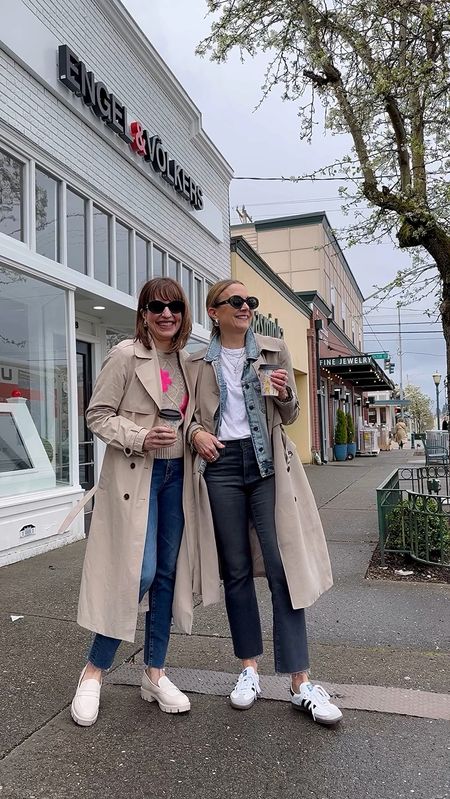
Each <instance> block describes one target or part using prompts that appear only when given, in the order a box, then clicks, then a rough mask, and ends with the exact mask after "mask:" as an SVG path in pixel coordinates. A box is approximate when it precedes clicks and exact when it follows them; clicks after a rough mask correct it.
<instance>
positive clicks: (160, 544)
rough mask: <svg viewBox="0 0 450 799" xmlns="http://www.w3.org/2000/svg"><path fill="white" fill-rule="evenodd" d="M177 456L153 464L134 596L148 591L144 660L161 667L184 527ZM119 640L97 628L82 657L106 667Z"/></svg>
mask: <svg viewBox="0 0 450 799" xmlns="http://www.w3.org/2000/svg"><path fill="white" fill-rule="evenodd" d="M183 471H184V467H183V458H173V459H170V460H163V459H161V460H160V459H158V460H155V461H154V463H153V471H152V482H151V487H150V498H149V506H148V520H147V534H146V538H145V547H144V556H143V560H142V569H141V581H140V588H139V601H141V599H142V598H143V597H144V595H145V594H146V593H147V591H148V592H149V609H148V611H147V613H146V615H145V639H144V663H145V665H146V666H153V667H154V668H163V666H164V661H165V659H166V653H167V647H168V645H169V636H170V625H171V621H172V601H173V592H174V588H175V574H176V566H177V558H178V552H179V549H180V543H181V537H182V535H183V528H184V515H183V502H182V496H183ZM119 644H120V639H118V638H109V637H108V636H106V635H101V634H100V633H97V634H96V635H95V636H94V640H93V642H92V646H91V649H90V652H89V657H88V660H89V661H90V663H92V664H93V665H94V666H97V668H99V669H109V668H110V667H111V666H112V663H113V660H114V655H115V654H116V651H117V648H118V646H119Z"/></svg>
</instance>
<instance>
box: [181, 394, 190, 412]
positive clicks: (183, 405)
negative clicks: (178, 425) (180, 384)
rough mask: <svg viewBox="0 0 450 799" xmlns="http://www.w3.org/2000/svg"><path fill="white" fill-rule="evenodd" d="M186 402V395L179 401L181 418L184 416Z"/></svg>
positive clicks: (187, 397)
mask: <svg viewBox="0 0 450 799" xmlns="http://www.w3.org/2000/svg"><path fill="white" fill-rule="evenodd" d="M188 402H189V396H188V394H185V395H184V397H183V399H182V400H181V405H180V413H181V414H182V415H183V416H184V415H185V414H186V408H187V404H188Z"/></svg>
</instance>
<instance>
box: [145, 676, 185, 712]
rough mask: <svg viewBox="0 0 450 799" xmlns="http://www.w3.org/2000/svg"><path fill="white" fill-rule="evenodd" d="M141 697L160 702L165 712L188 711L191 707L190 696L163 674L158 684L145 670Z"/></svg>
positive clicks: (147, 700)
mask: <svg viewBox="0 0 450 799" xmlns="http://www.w3.org/2000/svg"><path fill="white" fill-rule="evenodd" d="M141 697H142V699H145V701H146V702H158V705H159V707H160V710H163V711H164V713H187V711H188V710H190V709H191V703H190V701H189V699H188V697H187V696H186V695H185V694H183V693H181V691H180V689H179V688H177V686H176V685H174V684H173V682H171V681H170V680H169V678H168V677H166V675H165V674H163V676H162V677H160V678H159V680H158V684H157V685H155V683H153V682H152V681H151V680H150V678H149V676H148V674H147V673H146V672H145V671H144V673H143V675H142V683H141Z"/></svg>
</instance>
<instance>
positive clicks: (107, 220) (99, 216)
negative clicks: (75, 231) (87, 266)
mask: <svg viewBox="0 0 450 799" xmlns="http://www.w3.org/2000/svg"><path fill="white" fill-rule="evenodd" d="M92 218H93V236H94V277H95V279H96V280H100V281H101V282H102V283H105V284H106V285H108V284H109V282H110V274H109V264H110V242H109V236H110V228H111V217H110V216H109V214H105V212H104V211H102V210H101V209H100V208H97V206H96V205H94V208H93V217H92Z"/></svg>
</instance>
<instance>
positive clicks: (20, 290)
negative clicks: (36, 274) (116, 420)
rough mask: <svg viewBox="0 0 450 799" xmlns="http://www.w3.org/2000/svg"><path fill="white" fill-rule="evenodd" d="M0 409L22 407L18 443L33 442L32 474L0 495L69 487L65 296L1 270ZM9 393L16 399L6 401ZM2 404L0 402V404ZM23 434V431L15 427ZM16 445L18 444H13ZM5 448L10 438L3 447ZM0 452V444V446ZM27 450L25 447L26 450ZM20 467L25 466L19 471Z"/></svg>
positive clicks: (1, 488) (0, 485) (4, 487)
mask: <svg viewBox="0 0 450 799" xmlns="http://www.w3.org/2000/svg"><path fill="white" fill-rule="evenodd" d="M0 320H1V322H0V363H1V369H0V406H1V407H2V408H3V409H4V408H5V405H7V407H11V406H14V405H15V404H20V403H23V404H24V407H25V410H24V411H23V413H22V414H21V416H27V418H28V422H27V429H26V435H25V436H24V442H25V445H26V447H27V448H29V447H30V446H31V445H32V443H33V439H36V440H37V442H38V449H39V450H40V452H38V458H37V459H36V458H35V457H34V456H33V458H32V460H33V462H34V465H35V470H34V471H33V473H32V474H30V473H28V474H25V473H24V474H23V475H21V474H20V470H18V471H17V477H15V478H13V482H12V483H11V484H10V485H9V487H8V486H7V483H6V482H5V483H3V482H2V481H0V494H3V495H5V494H11V495H12V494H22V493H29V492H30V491H38V490H42V489H43V488H49V487H52V486H51V485H49V483H48V480H49V474H50V476H51V478H52V485H53V486H54V485H58V484H67V483H69V462H70V461H69V440H70V436H69V402H68V367H67V341H66V296H65V292H64V290H63V289H61V288H59V287H57V286H52V285H50V284H49V283H44V282H42V281H40V280H36V279H35V278H32V277H30V276H28V275H24V274H22V273H20V272H18V271H16V270H13V269H9V268H6V267H2V279H1V281H0ZM13 392H14V395H17V394H18V393H19V394H20V397H18V398H16V399H13V401H12V403H9V402H8V403H7V400H9V399H10V398H11V396H12V394H13ZM3 403H4V404H3ZM19 433H20V434H21V435H23V429H19ZM16 443H18V442H16ZM8 444H9V445H10V446H11V437H10V434H8V436H7V437H6V444H5V446H6V445H8ZM0 449H1V445H0ZM29 451H30V452H31V449H29ZM24 469H25V467H24Z"/></svg>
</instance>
